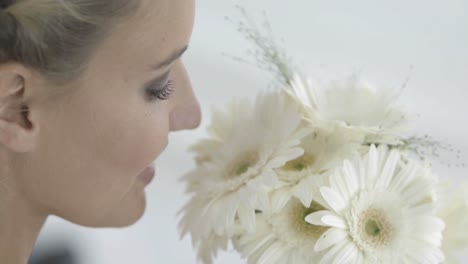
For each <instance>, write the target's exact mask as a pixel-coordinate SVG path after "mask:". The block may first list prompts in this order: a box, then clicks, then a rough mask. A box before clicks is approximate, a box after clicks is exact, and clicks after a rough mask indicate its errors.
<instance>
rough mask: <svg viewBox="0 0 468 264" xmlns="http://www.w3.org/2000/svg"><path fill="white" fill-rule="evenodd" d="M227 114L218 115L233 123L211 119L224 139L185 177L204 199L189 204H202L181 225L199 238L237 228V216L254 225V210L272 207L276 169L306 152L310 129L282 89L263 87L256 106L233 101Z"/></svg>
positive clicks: (248, 226) (218, 136)
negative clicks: (303, 145) (303, 140)
mask: <svg viewBox="0 0 468 264" xmlns="http://www.w3.org/2000/svg"><path fill="white" fill-rule="evenodd" d="M225 116H226V118H223V115H222V114H219V113H218V114H217V118H216V120H218V122H227V123H228V124H223V125H219V124H213V125H212V128H213V127H217V128H220V129H217V130H216V131H215V130H212V131H213V132H212V137H215V138H216V140H217V141H219V142H222V145H219V146H218V148H216V149H209V152H208V153H205V154H203V155H204V157H205V159H204V160H205V161H204V162H202V163H200V165H199V167H197V168H196V169H195V170H194V171H192V172H191V173H189V174H187V175H186V177H184V180H186V181H187V182H188V190H189V191H191V192H194V193H195V197H196V199H197V200H199V201H203V202H198V201H197V202H194V201H192V202H189V203H188V204H187V206H186V208H185V209H184V210H185V211H187V212H190V210H191V209H190V207H192V206H191V205H192V204H194V203H196V205H197V206H196V207H197V209H196V213H193V214H186V215H185V216H184V217H183V219H182V225H185V227H182V229H183V230H187V232H196V233H200V234H199V235H198V236H197V237H198V238H199V239H204V238H205V237H206V236H208V235H209V234H210V233H211V232H214V233H215V234H216V235H218V236H223V235H230V234H232V226H233V223H234V220H235V219H236V218H238V219H239V221H240V222H241V223H242V225H243V226H244V228H246V229H247V230H250V231H253V230H254V228H255V210H257V209H259V210H267V207H268V206H269V200H268V196H267V193H268V190H269V189H270V188H272V187H273V186H275V185H276V184H277V175H276V173H275V172H274V169H276V168H279V167H281V166H283V165H284V164H285V163H286V162H287V161H289V160H292V159H295V158H297V157H298V156H300V155H302V154H303V149H302V148H300V147H299V146H298V145H299V143H300V140H301V138H303V137H304V136H306V135H307V134H308V133H310V129H309V128H303V127H301V120H302V115H301V113H300V112H299V111H298V109H297V106H296V105H295V104H293V103H291V102H290V101H289V100H287V98H286V96H285V95H284V94H283V92H281V91H279V92H277V91H275V92H262V93H260V94H259V95H258V96H257V99H256V102H255V104H254V105H253V106H252V105H251V104H249V103H248V102H245V101H234V102H233V103H231V104H230V105H229V108H228V110H227V111H226V112H225ZM227 128H229V129H227ZM194 218H198V219H199V221H193V219H194ZM194 223H203V224H201V225H198V224H194Z"/></svg>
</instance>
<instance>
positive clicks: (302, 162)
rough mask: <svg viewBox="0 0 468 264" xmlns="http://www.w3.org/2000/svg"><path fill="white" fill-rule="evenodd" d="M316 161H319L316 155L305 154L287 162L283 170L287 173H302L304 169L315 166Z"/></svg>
mask: <svg viewBox="0 0 468 264" xmlns="http://www.w3.org/2000/svg"><path fill="white" fill-rule="evenodd" d="M316 160H317V159H316V157H315V156H314V155H312V154H310V153H305V154H304V155H302V156H300V157H298V158H296V159H293V160H290V161H288V162H286V164H284V166H283V167H282V169H283V170H287V171H302V170H303V169H305V168H307V167H310V166H312V165H314V163H315V161H316Z"/></svg>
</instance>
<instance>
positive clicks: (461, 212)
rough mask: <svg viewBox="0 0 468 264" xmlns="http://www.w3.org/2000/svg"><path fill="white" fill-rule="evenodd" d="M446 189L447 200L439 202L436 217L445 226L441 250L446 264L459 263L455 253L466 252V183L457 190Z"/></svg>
mask: <svg viewBox="0 0 468 264" xmlns="http://www.w3.org/2000/svg"><path fill="white" fill-rule="evenodd" d="M451 189H453V188H448V189H447V191H449V192H450V193H447V194H448V197H447V199H444V201H442V202H441V208H440V209H439V213H438V215H439V216H440V218H442V220H444V222H445V224H446V228H445V230H444V233H443V240H442V249H443V251H444V254H445V256H446V258H447V261H446V263H448V264H455V263H461V262H460V261H459V260H458V256H457V253H461V252H465V254H466V256H468V254H467V253H466V252H467V251H468V230H467V227H468V183H465V184H462V185H461V186H460V187H459V188H458V190H456V191H453V190H451Z"/></svg>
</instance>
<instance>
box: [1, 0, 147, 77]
mask: <svg viewBox="0 0 468 264" xmlns="http://www.w3.org/2000/svg"><path fill="white" fill-rule="evenodd" d="M138 3H139V1H138V0H7V1H5V0H0V64H2V63H7V62H18V63H21V64H23V65H25V66H26V67H28V68H31V69H33V70H35V71H36V72H38V73H40V74H41V75H42V76H43V77H45V78H46V79H47V80H49V81H52V82H54V83H56V84H60V83H64V82H68V81H71V80H74V79H76V78H77V77H79V76H80V74H81V73H82V72H83V71H84V69H85V68H86V65H87V62H88V61H89V59H90V57H91V56H92V54H93V50H94V49H95V48H96V47H97V45H98V44H99V42H100V41H101V40H102V39H104V38H105V36H106V35H107V33H108V32H110V29H111V28H112V26H113V25H114V24H115V23H117V22H118V20H119V19H121V18H124V17H127V16H130V15H131V14H133V12H134V11H136V9H137V8H138Z"/></svg>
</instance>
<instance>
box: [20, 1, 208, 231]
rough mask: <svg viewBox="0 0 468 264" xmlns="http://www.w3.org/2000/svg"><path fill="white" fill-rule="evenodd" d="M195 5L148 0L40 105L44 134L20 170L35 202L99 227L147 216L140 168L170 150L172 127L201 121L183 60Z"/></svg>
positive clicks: (26, 191)
mask: <svg viewBox="0 0 468 264" xmlns="http://www.w3.org/2000/svg"><path fill="white" fill-rule="evenodd" d="M194 5H195V3H194V0H146V1H143V4H142V7H141V8H140V10H139V11H138V14H136V15H134V16H133V17H132V18H129V19H127V20H126V21H124V22H123V23H122V24H119V25H117V26H116V27H115V28H114V31H113V32H112V33H111V34H110V35H109V37H108V38H107V39H106V40H104V42H102V44H101V46H100V47H99V48H98V50H97V53H96V54H95V56H94V57H93V58H92V60H91V62H90V64H89V66H88V68H87V70H86V72H85V73H84V75H83V77H82V78H80V79H79V80H78V81H75V82H73V83H70V84H69V85H70V86H74V87H73V88H75V89H76V90H75V91H76V92H74V93H73V94H71V96H69V97H67V98H64V99H61V101H59V102H58V103H56V104H54V105H53V106H50V105H48V106H47V107H46V106H44V107H43V108H40V109H39V110H37V111H36V112H37V113H38V114H37V119H38V121H36V122H37V123H38V125H39V126H40V133H39V137H38V142H37V144H36V146H35V148H34V150H33V151H31V152H30V153H29V154H28V155H29V156H28V160H27V161H25V162H24V164H22V166H21V173H20V175H19V181H20V185H19V186H20V188H21V189H22V191H23V193H24V194H25V196H26V198H27V199H28V200H29V201H31V202H32V203H34V204H35V208H40V209H41V211H43V212H47V213H50V214H54V215H57V216H60V217H63V218H65V219H67V220H69V221H71V222H74V223H77V224H81V225H85V226H92V227H103V226H114V227H118V226H128V225H130V224H133V223H134V222H135V221H136V220H138V219H139V218H140V217H141V216H142V215H143V212H144V210H145V206H146V201H145V192H144V187H145V184H144V183H143V181H141V180H139V179H138V178H137V175H139V174H140V173H141V172H142V171H143V170H144V169H145V168H146V167H147V166H148V165H151V164H152V163H153V161H154V160H155V159H156V158H157V157H158V156H159V155H160V154H161V152H162V151H163V150H164V149H165V147H166V146H167V144H168V133H169V131H175V130H180V129H192V128H195V127H197V126H198V125H199V123H200V107H199V104H198V102H197V100H196V98H195V95H194V93H193V90H192V87H191V84H190V80H189V77H188V76H187V73H186V71H185V68H184V65H183V63H182V61H181V59H180V58H179V57H180V56H179V55H181V52H182V51H183V49H184V48H185V47H186V46H187V45H188V43H189V39H190V36H191V33H192V28H193V22H194V21H193V20H194V10H195V6H194ZM172 59H175V60H172ZM168 60H169V61H168ZM164 62H166V63H164ZM168 80H169V82H170V84H169V87H170V88H171V87H172V88H173V91H174V92H173V93H172V95H171V96H170V97H169V99H167V100H162V99H158V98H156V97H152V96H151V94H152V93H151V92H150V89H153V90H160V91H159V93H160V94H159V96H160V97H164V95H165V94H164V92H162V93H161V89H164V87H165V85H166V84H167V81H168ZM39 107H41V106H39ZM32 110H33V109H32Z"/></svg>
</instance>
